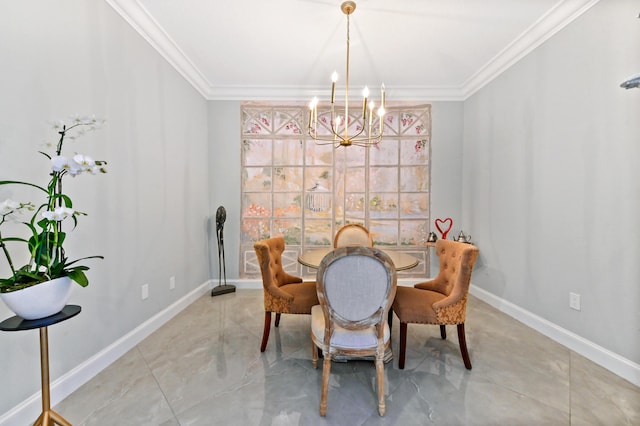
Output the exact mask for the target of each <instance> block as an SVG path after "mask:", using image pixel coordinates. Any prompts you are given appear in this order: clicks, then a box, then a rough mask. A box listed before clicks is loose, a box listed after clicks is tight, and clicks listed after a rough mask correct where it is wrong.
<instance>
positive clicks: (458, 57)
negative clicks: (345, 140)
mask: <svg viewBox="0 0 640 426" xmlns="http://www.w3.org/2000/svg"><path fill="white" fill-rule="evenodd" d="M106 2H107V3H108V4H110V5H111V6H112V7H113V8H114V9H115V10H116V11H117V12H118V13H119V14H120V15H121V16H122V17H123V18H124V19H125V20H126V21H127V22H128V23H129V24H130V25H131V26H132V27H133V28H134V29H135V30H136V31H138V32H139V33H140V34H141V35H142V36H143V37H144V38H145V39H146V40H147V41H148V42H149V43H150V44H151V45H152V46H153V47H154V48H155V49H156V50H157V51H158V52H159V53H160V54H161V55H163V56H164V57H165V58H166V59H167V61H169V62H170V63H171V64H172V65H173V66H174V67H175V68H176V69H177V70H178V72H180V73H181V74H182V75H183V76H184V77H185V78H186V79H187V80H188V81H189V82H190V83H191V84H192V85H193V86H194V87H195V88H196V89H197V90H198V91H199V92H200V93H201V94H202V95H203V96H204V97H205V98H206V99H210V100H214V99H225V100H265V99H268V100H280V99H282V100H284V99H286V100H292V99H298V100H301V99H309V98H310V97H312V96H315V95H317V96H319V97H320V98H322V97H328V96H329V91H330V84H331V82H330V75H331V73H332V72H333V71H337V72H338V74H340V75H341V80H340V81H339V82H338V89H339V90H338V93H339V94H340V91H341V90H342V91H343V90H344V75H345V69H346V48H347V41H346V39H347V18H346V15H344V14H343V13H342V11H341V10H340V4H341V3H342V0H268V1H266V0H243V1H226V2H223V1H219V0H181V1H178V0H106ZM597 2H598V0H394V1H389V0H358V1H357V2H356V3H357V7H356V10H355V12H354V13H353V14H352V15H351V17H350V46H351V48H350V69H349V74H350V76H349V80H350V81H349V84H350V91H351V90H353V91H355V90H358V92H359V91H360V89H361V88H362V87H364V86H365V85H367V86H369V87H370V88H376V90H377V88H378V87H379V86H380V84H381V83H384V84H385V87H386V94H387V95H386V96H387V99H389V100H392V99H405V100H407V99H410V100H431V101H436V100H463V99H466V98H467V97H468V96H470V95H471V94H473V93H474V92H475V91H477V90H478V89H480V88H481V87H483V86H484V85H485V84H487V83H488V82H490V81H491V80H492V79H493V78H495V77H496V76H497V75H499V74H500V73H501V72H502V71H504V70H505V69H506V68H508V67H509V66H511V65H512V64H513V63H515V62H516V61H518V60H519V59H520V58H522V57H523V56H524V55H526V54H527V53H528V52H530V51H531V50H533V49H535V48H536V47H537V46H539V45H540V44H541V43H543V42H544V41H545V40H547V39H548V38H549V37H551V36H552V35H553V34H555V33H556V32H557V31H559V30H561V29H562V28H563V27H564V26H566V25H567V24H568V23H570V22H571V21H573V20H574V19H576V18H577V17H578V16H580V15H581V14H582V13H584V12H585V11H586V10H587V9H589V8H590V7H591V6H593V5H594V4H595V3H597ZM374 93H375V91H374Z"/></svg>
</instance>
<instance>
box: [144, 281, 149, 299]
mask: <svg viewBox="0 0 640 426" xmlns="http://www.w3.org/2000/svg"><path fill="white" fill-rule="evenodd" d="M147 297H149V284H144V285H143V286H142V300H144V299H146V298H147Z"/></svg>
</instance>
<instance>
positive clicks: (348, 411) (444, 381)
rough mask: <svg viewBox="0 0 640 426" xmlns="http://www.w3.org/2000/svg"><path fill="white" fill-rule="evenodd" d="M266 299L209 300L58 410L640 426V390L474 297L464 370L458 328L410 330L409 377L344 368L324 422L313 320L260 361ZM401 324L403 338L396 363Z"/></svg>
mask: <svg viewBox="0 0 640 426" xmlns="http://www.w3.org/2000/svg"><path fill="white" fill-rule="evenodd" d="M263 319H264V311H263V307H262V290H238V291H237V292H236V293H232V294H226V295H222V296H217V297H213V298H212V297H210V296H209V295H205V296H203V297H201V298H200V299H198V300H197V301H196V302H194V303H193V304H192V305H191V306H189V307H188V308H187V309H185V310H184V311H182V312H181V313H180V314H178V315H177V316H176V317H175V318H173V319H172V320H171V321H169V322H168V323H167V324H165V325H164V326H163V327H162V328H161V329H159V330H158V331H156V332H155V333H153V334H152V335H151V336H149V337H148V338H147V339H145V340H144V341H143V342H141V343H140V344H139V345H138V346H137V347H135V348H134V349H132V350H131V351H129V352H128V353H127V354H125V355H124V356H123V357H122V358H120V359H119V360H118V361H116V362H115V363H114V364H112V365H111V366H109V367H108V368H107V369H105V370H104V371H102V372H101V373H100V374H99V375H97V376H96V377H95V378H93V379H92V380H91V381H89V382H88V383H86V384H85V385H83V386H82V387H81V388H80V389H78V390H77V391H76V392H74V393H73V394H71V395H70V396H69V397H68V398H66V399H65V400H64V401H62V402H61V403H60V404H58V405H57V406H56V407H54V409H55V410H56V411H57V412H58V413H60V414H61V415H62V416H63V417H65V418H66V419H67V420H69V421H70V422H71V423H72V424H74V425H76V426H81V425H84V426H88V425H100V426H104V425H118V426H124V425H132V426H140V425H162V426H165V425H182V426H187V425H203V426H204V425H206V426H209V425H277V426H283V425H349V426H353V425H403V426H405V425H430V424H433V425H607V426H611V425H640V388H638V387H636V386H634V385H633V384H631V383H629V382H627V381H625V380H623V379H621V378H619V377H618V376H615V375H614V374H612V373H609V372H608V371H607V370H605V369H603V368H602V367H599V366H597V365H596V364H594V363H592V362H590V361H588V360H587V359H585V358H584V357H582V356H580V355H578V354H576V353H574V352H572V351H570V350H569V349H567V348H565V347H563V346H561V345H559V344H557V343H555V342H553V341H552V340H550V339H548V338H547V337H544V336H543V335H541V334H539V333H537V332H536V331H533V330H532V329H530V328H528V327H526V326H525V325H523V324H521V323H519V322H518V321H516V320H513V319H511V318H510V317H508V316H506V315H504V314H502V313H501V312H499V311H497V310H496V309H494V308H492V307H491V306H489V305H487V304H485V303H483V302H481V301H479V300H478V299H476V298H473V297H472V298H471V300H470V302H469V305H468V310H467V323H466V329H467V344H468V346H469V352H470V356H471V362H472V363H473V370H472V371H467V370H466V369H465V368H464V365H463V363H462V359H461V357H460V353H459V349H458V343H457V337H456V336H457V335H456V330H455V327H448V328H447V333H448V339H447V340H441V339H440V335H439V329H438V327H437V326H418V325H409V332H408V342H407V360H406V368H405V370H399V369H398V367H397V361H395V360H394V361H393V362H392V363H390V364H387V365H386V379H385V380H386V395H387V399H386V404H387V414H386V416H385V417H379V416H378V414H377V409H376V396H375V369H374V366H373V364H372V363H371V362H365V361H357V362H348V363H334V365H333V367H332V369H331V382H330V389H329V397H328V412H327V417H326V418H322V417H320V416H319V415H318V405H319V401H320V378H321V372H322V367H321V366H320V367H319V368H318V370H314V369H313V368H312V366H311V361H310V351H311V349H310V347H311V343H310V340H309V339H310V338H309V326H310V318H309V317H308V316H305V315H283V317H282V320H281V322H280V327H279V328H278V329H275V328H272V332H271V337H270V339H269V344H268V346H267V350H266V351H265V352H264V353H260V351H259V345H260V339H261V336H262V324H263ZM398 330H399V323H398V322H397V318H396V319H395V322H394V327H393V346H392V347H393V350H394V352H395V353H397V342H398Z"/></svg>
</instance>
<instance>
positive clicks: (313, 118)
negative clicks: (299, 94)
mask: <svg viewBox="0 0 640 426" xmlns="http://www.w3.org/2000/svg"><path fill="white" fill-rule="evenodd" d="M340 9H341V10H342V12H343V13H344V14H345V15H347V72H346V78H345V95H344V107H336V103H335V100H336V82H337V81H338V74H337V73H336V72H335V71H334V72H333V74H332V75H331V114H330V117H329V118H328V119H327V114H322V113H321V114H320V120H318V98H317V97H314V98H313V100H312V101H311V103H310V104H309V126H308V134H309V136H310V137H311V138H312V139H313V140H314V141H315V142H316V144H318V145H334V146H335V147H336V148H337V147H340V146H350V145H357V146H363V147H369V146H372V145H377V144H378V143H379V142H380V140H381V139H382V133H383V130H384V113H385V99H384V84H382V85H381V87H380V105H379V107H378V110H377V113H375V112H374V108H375V106H376V105H375V103H374V102H373V101H372V100H370V99H369V89H368V88H367V87H366V86H365V88H364V90H363V91H362V97H363V102H362V114H361V116H359V117H358V116H356V117H355V119H354V121H353V122H352V120H351V117H350V116H349V16H350V15H351V14H352V13H353V12H354V11H355V10H356V3H355V2H353V1H345V2H344V3H342V5H341V6H340ZM340 113H342V115H341V114H340ZM374 115H377V118H374ZM319 123H320V124H319ZM318 126H320V131H318ZM350 131H351V133H352V134H350Z"/></svg>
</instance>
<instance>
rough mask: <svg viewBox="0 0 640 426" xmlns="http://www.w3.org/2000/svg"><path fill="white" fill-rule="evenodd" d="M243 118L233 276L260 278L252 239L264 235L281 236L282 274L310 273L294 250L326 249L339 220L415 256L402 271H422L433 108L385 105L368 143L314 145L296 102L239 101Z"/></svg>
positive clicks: (409, 273) (409, 274)
mask: <svg viewBox="0 0 640 426" xmlns="http://www.w3.org/2000/svg"><path fill="white" fill-rule="evenodd" d="M241 115H242V120H241V123H242V129H241V141H242V156H241V158H242V209H241V213H240V214H241V236H240V239H241V241H240V251H241V253H240V255H241V256H240V259H241V262H240V277H241V278H259V277H260V268H259V266H258V263H257V259H256V256H255V252H254V250H253V243H254V242H255V241H258V240H260V239H263V238H269V237H272V236H283V237H284V239H285V242H286V251H285V253H284V255H283V263H284V267H285V270H286V271H287V272H289V273H291V274H294V275H298V276H306V277H310V276H312V275H315V272H316V271H315V270H314V269H310V268H307V267H304V266H302V265H300V264H299V263H298V262H297V257H298V254H299V253H301V252H302V251H303V250H307V249H312V248H317V247H322V246H331V245H332V244H333V236H334V235H335V233H336V231H337V230H338V228H340V227H341V226H342V225H344V224H347V223H360V224H363V225H364V226H366V227H367V228H368V229H369V230H370V232H371V233H372V236H373V240H374V245H375V246H383V247H384V248H385V249H387V250H401V251H404V252H406V253H409V254H411V255H413V256H416V257H418V258H419V259H420V260H421V262H420V264H419V266H418V267H416V268H413V269H411V270H408V271H402V272H399V273H398V274H399V276H400V277H402V276H404V277H412V276H413V277H424V276H426V274H428V269H427V268H428V263H429V262H428V261H427V260H428V258H427V248H426V246H425V242H426V240H427V236H428V233H429V223H430V217H429V206H430V193H429V191H430V182H429V177H430V160H431V150H430V143H431V105H415V106H406V105H402V106H388V107H387V114H386V115H385V123H384V124H385V125H384V136H383V139H382V141H381V142H380V143H379V144H378V146H376V147H370V148H363V147H359V146H349V147H340V148H334V147H333V146H331V145H317V144H316V143H315V142H314V141H313V140H312V139H311V138H309V137H308V136H306V134H305V131H306V128H307V127H306V126H307V125H308V123H307V121H306V120H307V117H308V108H307V106H306V105H304V104H295V103H294V104H289V105H281V104H278V105H276V104H267V103H245V104H243V105H242V107H241ZM354 119H355V117H354Z"/></svg>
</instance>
